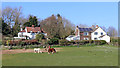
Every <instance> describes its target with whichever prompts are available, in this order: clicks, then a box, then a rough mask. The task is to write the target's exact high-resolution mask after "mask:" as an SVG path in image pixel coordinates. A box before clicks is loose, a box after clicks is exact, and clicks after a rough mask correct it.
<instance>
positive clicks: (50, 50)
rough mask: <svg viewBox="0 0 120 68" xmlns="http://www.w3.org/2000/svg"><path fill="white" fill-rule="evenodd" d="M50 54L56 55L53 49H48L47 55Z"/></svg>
mask: <svg viewBox="0 0 120 68" xmlns="http://www.w3.org/2000/svg"><path fill="white" fill-rule="evenodd" d="M50 52H52V54H53V53H56V50H55V49H54V48H49V49H48V54H50Z"/></svg>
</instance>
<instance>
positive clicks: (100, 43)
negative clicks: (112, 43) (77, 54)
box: [94, 40, 106, 45]
mask: <svg viewBox="0 0 120 68" xmlns="http://www.w3.org/2000/svg"><path fill="white" fill-rule="evenodd" d="M94 44H95V45H104V44H106V41H105V40H94Z"/></svg>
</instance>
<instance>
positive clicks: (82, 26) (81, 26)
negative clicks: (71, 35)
mask: <svg viewBox="0 0 120 68" xmlns="http://www.w3.org/2000/svg"><path fill="white" fill-rule="evenodd" d="M79 27H80V28H88V27H89V26H88V25H86V24H79Z"/></svg>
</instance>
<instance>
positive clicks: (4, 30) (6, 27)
mask: <svg viewBox="0 0 120 68" xmlns="http://www.w3.org/2000/svg"><path fill="white" fill-rule="evenodd" d="M0 21H2V34H3V35H9V34H10V33H11V30H10V29H9V27H10V26H9V25H7V24H6V23H5V22H4V20H2V19H0Z"/></svg>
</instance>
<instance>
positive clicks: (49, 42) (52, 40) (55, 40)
mask: <svg viewBox="0 0 120 68" xmlns="http://www.w3.org/2000/svg"><path fill="white" fill-rule="evenodd" d="M48 44H49V45H53V44H59V39H58V38H52V39H50V40H49V41H48Z"/></svg>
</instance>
